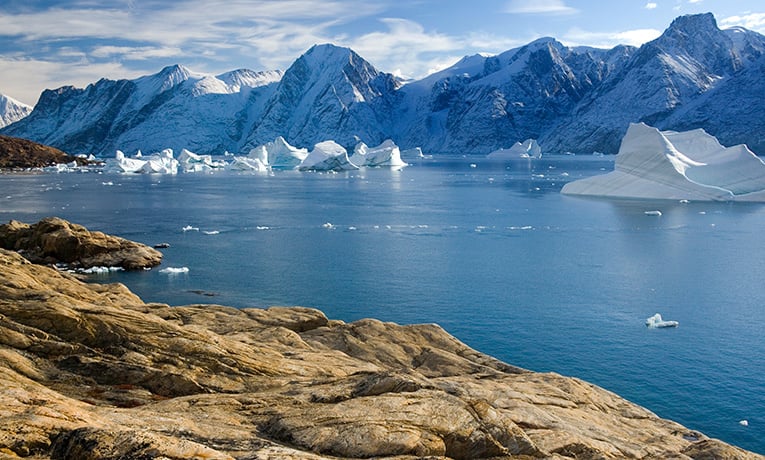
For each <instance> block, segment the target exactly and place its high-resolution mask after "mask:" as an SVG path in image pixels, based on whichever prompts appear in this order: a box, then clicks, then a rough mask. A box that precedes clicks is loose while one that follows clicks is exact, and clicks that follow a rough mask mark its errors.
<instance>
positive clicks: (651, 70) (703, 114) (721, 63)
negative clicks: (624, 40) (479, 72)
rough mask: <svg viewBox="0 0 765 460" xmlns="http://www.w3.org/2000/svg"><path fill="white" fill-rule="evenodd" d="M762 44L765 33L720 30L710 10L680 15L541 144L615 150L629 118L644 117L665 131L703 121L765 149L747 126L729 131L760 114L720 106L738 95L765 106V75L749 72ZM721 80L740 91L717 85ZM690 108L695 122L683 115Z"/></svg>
mask: <svg viewBox="0 0 765 460" xmlns="http://www.w3.org/2000/svg"><path fill="white" fill-rule="evenodd" d="M763 47H765V37H763V36H762V35H760V34H757V33H755V32H751V31H747V30H745V29H736V30H734V31H723V30H720V29H719V28H718V27H717V23H716V21H715V19H714V16H712V14H701V15H691V16H681V17H679V18H677V19H675V21H673V22H672V24H671V25H670V26H669V28H668V29H667V30H666V31H665V32H664V33H663V34H662V35H661V36H660V37H659V38H657V39H656V40H653V41H651V42H648V43H646V44H645V45H643V46H641V47H640V49H638V50H637V51H636V52H635V53H633V54H632V56H631V57H630V58H629V59H628V60H627V61H626V62H625V63H624V65H623V66H621V67H620V68H619V69H618V71H616V72H613V73H612V74H611V75H610V76H609V77H608V78H606V79H605V80H604V81H603V82H602V84H601V85H600V86H599V87H597V88H595V89H594V90H593V91H592V92H591V93H589V94H588V95H587V96H586V97H585V98H583V100H581V101H580V102H579V104H577V106H576V107H575V108H574V110H572V111H571V112H570V113H569V114H567V116H564V117H562V118H561V119H560V120H559V121H558V122H557V123H556V124H555V126H554V127H553V129H550V130H548V131H547V132H546V133H545V134H544V135H543V136H541V138H540V143H541V144H542V145H543V147H544V148H545V150H548V151H565V150H571V151H574V152H592V151H603V152H607V153H614V152H616V151H617V150H618V148H619V142H620V141H621V138H622V136H623V135H624V133H625V132H626V130H627V127H628V126H629V123H631V122H644V123H646V124H648V125H651V126H655V127H657V128H660V129H662V130H669V129H673V130H678V129H682V130H688V129H693V128H699V127H703V128H705V129H706V130H707V131H708V132H709V133H710V134H712V135H715V136H719V139H721V140H722V141H724V142H728V143H750V147H752V148H754V149H755V151H757V147H758V146H760V152H762V153H765V150H763V148H765V145H762V142H761V140H759V141H757V142H758V143H759V144H757V145H755V143H751V142H752V141H755V140H756V139H755V138H753V137H750V136H748V135H746V133H745V132H740V133H739V135H727V136H726V129H727V127H728V125H730V124H735V125H739V126H752V125H751V123H760V120H759V118H761V117H758V116H754V117H749V116H747V115H748V114H746V113H745V110H746V108H745V107H736V108H735V109H734V111H738V113H739V114H740V115H741V117H736V118H733V119H725V118H724V117H722V116H720V115H721V114H720V112H719V109H723V110H726V111H728V112H730V110H729V109H730V107H729V106H741V105H745V104H740V103H739V102H738V101H739V100H740V101H741V102H743V101H744V100H748V99H752V98H753V99H759V101H760V103H759V106H760V107H761V106H762V101H763V100H764V99H763V96H762V95H763V94H764V93H763V92H762V88H763V85H765V74H763V73H762V72H761V71H760V72H759V76H757V74H756V72H755V73H754V74H753V73H752V72H751V71H752V70H753V67H756V65H757V63H758V62H759V61H758V58H759V56H761V55H762V53H763V49H764V48H763ZM747 75H749V77H747ZM752 79H753V80H755V81H754V82H752V81H751V80H752ZM723 86H727V87H731V88H738V89H740V90H741V92H740V93H739V94H737V95H733V94H731V93H730V91H719V89H720V88H721V87H723ZM724 94H727V95H728V96H734V97H732V98H731V97H723V95H724ZM693 107H696V115H695V121H691V119H689V118H686V114H687V113H688V112H689V111H692V110H694V109H693ZM742 109H743V110H742ZM699 110H700V111H699ZM760 136H761V135H760Z"/></svg>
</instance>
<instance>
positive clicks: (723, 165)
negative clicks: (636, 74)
mask: <svg viewBox="0 0 765 460" xmlns="http://www.w3.org/2000/svg"><path fill="white" fill-rule="evenodd" d="M561 193H564V194H569V195H589V196H604V197H616V198H639V199H669V200H697V201H765V162H763V161H762V160H761V159H760V158H758V157H757V156H756V155H755V154H754V153H753V152H752V151H751V150H749V149H748V148H747V147H746V146H745V145H736V146H733V147H723V146H722V145H721V144H720V143H719V142H718V141H717V139H716V138H715V137H714V136H711V135H709V134H707V133H706V132H705V131H704V130H702V129H696V130H692V131H685V132H675V131H659V130H658V129H656V128H652V127H650V126H647V125H645V124H643V123H637V124H634V123H633V124H630V127H629V129H628V130H627V134H625V136H624V138H623V139H622V144H621V147H620V148H619V154H618V155H616V159H615V162H614V170H613V171H612V172H609V173H607V174H603V175H599V176H593V177H588V178H585V179H580V180H577V181H573V182H569V183H568V184H566V185H564V186H563V189H562V190H561Z"/></svg>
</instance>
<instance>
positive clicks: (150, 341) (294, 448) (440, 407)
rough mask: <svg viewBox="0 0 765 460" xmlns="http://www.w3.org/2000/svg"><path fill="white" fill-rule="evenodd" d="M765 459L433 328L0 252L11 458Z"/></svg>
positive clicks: (0, 424)
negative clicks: (151, 296)
mask: <svg viewBox="0 0 765 460" xmlns="http://www.w3.org/2000/svg"><path fill="white" fill-rule="evenodd" d="M15 456H28V457H30V458H35V459H49V458H53V459H70V458H78V459H92V460H100V459H117V458H147V459H148V458H169V459H180V458H216V459H217V458H221V459H231V458H233V459H255V458H273V459H276V458H278V459H290V458H291V459H326V458H398V459H412V458H422V457H430V458H455V459H468V458H507V459H533V458H549V459H566V458H576V459H617V458H619V459H621V458H636V459H637V458H640V459H691V458H697V459H702V458H725V459H763V457H762V456H760V455H757V454H753V453H750V452H746V451H744V450H741V449H738V448H736V447H733V446H730V445H727V444H725V443H722V442H720V441H717V440H713V439H709V438H707V437H706V436H704V435H703V434H700V433H697V432H691V431H689V430H688V429H686V428H684V427H683V426H681V425H679V424H677V423H674V422H671V421H668V420H664V419H660V418H658V417H657V416H655V415H654V414H652V413H651V412H649V411H647V410H645V409H643V408H641V407H639V406H636V405H634V404H632V403H630V402H628V401H625V400H624V399H622V398H620V397H618V396H617V395H615V394H613V393H610V392H608V391H605V390H603V389H601V388H598V387H596V386H594V385H591V384H588V383H586V382H583V381H581V380H577V379H572V378H566V377H562V376H560V375H557V374H553V373H544V374H541V373H534V372H529V371H525V370H523V369H519V368H516V367H513V366H510V365H507V364H505V363H502V362H500V361H498V360H496V359H493V358H491V357H489V356H486V355H483V354H481V353H479V352H477V351H475V350H472V349H471V348H469V347H467V346H466V345H465V344H463V343H461V342H459V341H458V340H456V339H455V338H454V337H452V336H450V335H449V334H447V333H446V332H445V331H444V330H443V329H441V328H440V327H438V326H436V325H416V326H400V325H397V324H393V323H383V322H380V321H376V320H362V321H357V322H354V323H349V324H346V323H343V322H340V321H331V320H328V319H327V318H326V317H325V316H324V315H323V314H322V313H321V312H319V311H316V310H312V309H308V308H294V309H292V308H285V307H278V308H270V309H267V310H256V309H245V310H237V309H234V308H228V307H223V306H217V305H191V306H186V307H170V306H167V305H161V304H146V303H144V302H142V301H141V300H140V299H139V298H138V297H136V296H135V295H133V294H132V293H130V292H129V291H128V290H127V289H126V288H125V287H124V286H121V285H90V284H85V283H82V282H80V281H79V280H77V279H75V278H73V277H72V276H70V275H67V274H66V273H61V272H58V271H56V270H53V269H51V268H48V267H44V266H40V265H34V264H30V263H29V262H28V261H26V260H25V259H24V258H23V257H21V256H20V255H18V254H17V253H15V252H11V251H6V250H0V458H15Z"/></svg>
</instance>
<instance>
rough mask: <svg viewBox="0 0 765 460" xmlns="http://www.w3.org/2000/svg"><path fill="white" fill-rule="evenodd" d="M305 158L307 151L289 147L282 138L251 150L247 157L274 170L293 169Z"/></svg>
mask: <svg viewBox="0 0 765 460" xmlns="http://www.w3.org/2000/svg"><path fill="white" fill-rule="evenodd" d="M307 156H308V150H307V149H303V148H297V147H293V146H291V145H290V144H289V143H287V141H286V140H285V139H284V138H283V137H282V136H279V137H277V138H276V139H274V140H273V141H271V142H268V143H266V144H263V145H259V146H257V147H255V148H254V149H251V150H250V153H249V155H248V157H250V158H256V159H258V160H260V162H261V163H263V164H264V165H266V166H268V167H271V168H274V169H292V168H295V167H297V166H298V165H300V163H301V162H302V161H303V160H305V158H306V157H307Z"/></svg>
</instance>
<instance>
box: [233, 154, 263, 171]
mask: <svg viewBox="0 0 765 460" xmlns="http://www.w3.org/2000/svg"><path fill="white" fill-rule="evenodd" d="M226 169H227V170H229V171H254V172H268V171H269V168H268V166H267V165H265V164H264V163H263V162H262V161H261V160H260V159H259V158H250V157H234V160H233V161H232V162H231V163H229V164H228V166H226Z"/></svg>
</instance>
